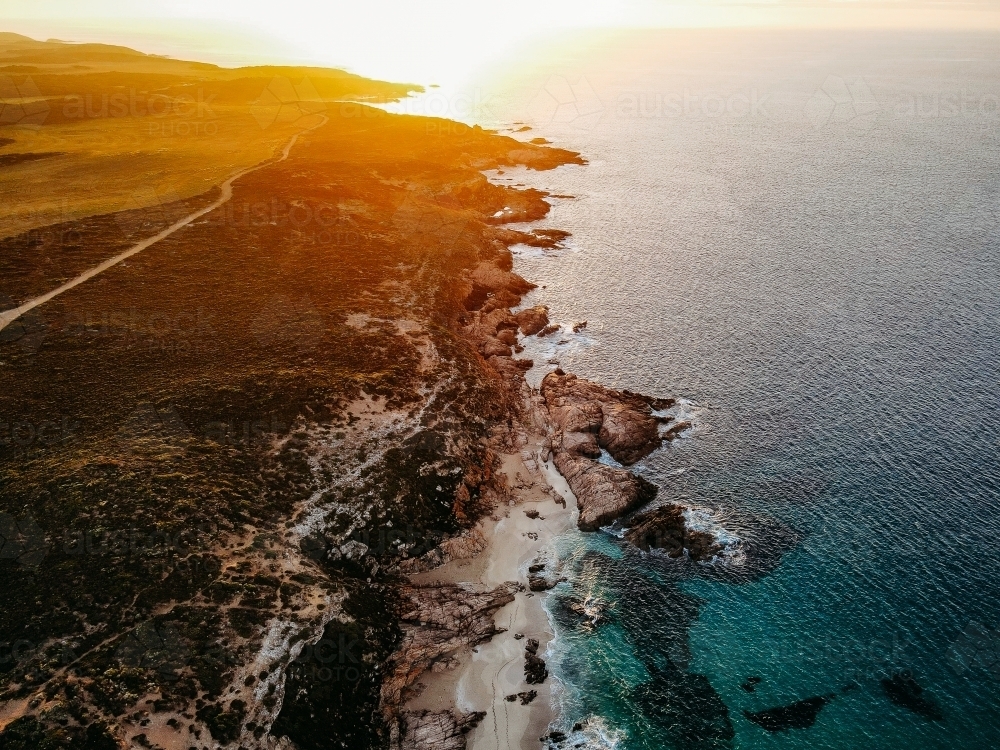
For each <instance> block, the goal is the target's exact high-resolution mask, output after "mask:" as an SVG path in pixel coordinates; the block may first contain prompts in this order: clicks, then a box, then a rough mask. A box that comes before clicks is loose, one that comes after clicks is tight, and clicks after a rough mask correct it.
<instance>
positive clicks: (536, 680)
mask: <svg viewBox="0 0 1000 750" xmlns="http://www.w3.org/2000/svg"><path fill="white" fill-rule="evenodd" d="M537 653H538V641H537V640H535V639H534V638H529V639H528V643H527V644H526V645H525V647H524V681H525V682H527V683H528V684H529V685H540V684H541V683H543V682H545V678H546V677H548V676H549V670H547V669H546V668H545V661H544V660H543V659H541V658H540V657H539V656H537Z"/></svg>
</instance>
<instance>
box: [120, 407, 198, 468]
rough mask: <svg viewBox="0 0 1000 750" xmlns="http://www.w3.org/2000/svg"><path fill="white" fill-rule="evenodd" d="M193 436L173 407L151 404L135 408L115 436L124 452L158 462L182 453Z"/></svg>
mask: <svg viewBox="0 0 1000 750" xmlns="http://www.w3.org/2000/svg"><path fill="white" fill-rule="evenodd" d="M193 437H194V436H193V435H192V434H191V431H190V430H188V428H187V426H186V425H185V424H184V422H183V421H182V420H181V418H180V415H179V414H178V413H177V409H176V408H175V407H174V406H172V405H166V406H163V407H157V406H154V405H153V404H151V403H148V402H143V403H140V404H139V405H138V406H137V407H136V409H135V410H134V411H133V412H132V413H131V414H130V415H129V417H128V418H127V419H126V420H125V422H124V423H123V424H122V426H121V427H120V428H119V429H118V432H117V435H116V438H117V440H118V446H119V448H120V449H121V450H122V451H124V452H126V453H132V454H136V455H144V456H147V457H155V458H158V459H165V458H176V457H177V456H179V455H181V454H183V453H184V450H185V448H186V447H187V446H188V445H189V444H190V443H191V442H192V440H193Z"/></svg>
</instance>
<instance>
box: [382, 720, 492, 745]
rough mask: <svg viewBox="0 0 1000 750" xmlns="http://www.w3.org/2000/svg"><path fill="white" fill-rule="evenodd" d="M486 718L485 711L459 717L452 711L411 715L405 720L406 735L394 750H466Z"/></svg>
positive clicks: (403, 735) (404, 730)
mask: <svg viewBox="0 0 1000 750" xmlns="http://www.w3.org/2000/svg"><path fill="white" fill-rule="evenodd" d="M485 717H486V712H485V711H476V712H473V713H469V714H455V713H453V712H451V711H420V712H410V713H407V714H405V715H404V717H403V722H402V724H403V732H402V737H401V738H400V740H399V742H398V743H394V750H395V749H396V748H398V750H426V749H427V748H434V750H465V746H466V743H465V735H466V734H468V733H469V732H470V731H471V730H472V729H473V728H475V727H476V726H477V725H478V724H479V722H480V721H482V720H483V719H484V718H485Z"/></svg>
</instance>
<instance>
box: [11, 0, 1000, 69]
mask: <svg viewBox="0 0 1000 750" xmlns="http://www.w3.org/2000/svg"><path fill="white" fill-rule="evenodd" d="M998 19H1000V0H959V1H957V2H954V3H940V2H934V1H933V0H892V1H891V2H887V1H886V0H854V1H852V2H843V1H840V0H504V2H502V3H496V2H487V1H486V0H423V2H413V1H412V0H352V1H351V2H347V1H345V0H160V2H156V3H137V2H135V0H33V2H30V3H28V2H24V0H0V30H4V31H15V32H19V33H23V34H28V35H30V36H34V37H36V38H49V37H57V38H63V39H67V40H73V41H105V42H117V43H121V44H125V45H128V46H133V47H137V48H139V49H142V50H144V51H149V52H158V53H165V54H171V55H174V56H177V57H188V58H196V59H203V60H209V61H214V62H219V63H222V64H232V65H240V64H253V63H259V62H274V63H311V64H316V65H326V66H335V67H346V68H348V69H350V70H353V71H355V72H358V73H361V74H363V75H367V76H372V77H378V78H385V79H391V80H405V81H409V82H414V83H422V84H427V83H440V84H444V85H456V84H460V83H461V82H462V81H464V80H466V79H467V78H469V77H470V76H471V75H472V74H473V73H474V71H475V70H476V69H477V68H478V67H479V66H480V65H482V64H485V63H487V62H489V61H494V60H497V59H499V58H500V57H501V56H502V55H503V53H504V52H506V51H509V50H511V49H512V48H514V47H515V46H516V45H517V44H519V43H525V42H527V41H528V40H529V39H530V40H532V42H531V43H532V44H535V43H537V44H545V41H546V39H548V38H550V37H551V35H553V34H555V33H557V32H559V31H564V30H567V29H572V28H582V27H590V28H593V27H602V28H609V27H622V26H668V27H669V26H682V27H686V26H786V27H787V26H826V27H838V26H839V27H844V26H847V27H850V26H859V25H860V26H907V27H930V28H942V27H946V26H952V27H960V28H961V27H964V28H980V29H982V28H997V27H998V26H1000V20H998Z"/></svg>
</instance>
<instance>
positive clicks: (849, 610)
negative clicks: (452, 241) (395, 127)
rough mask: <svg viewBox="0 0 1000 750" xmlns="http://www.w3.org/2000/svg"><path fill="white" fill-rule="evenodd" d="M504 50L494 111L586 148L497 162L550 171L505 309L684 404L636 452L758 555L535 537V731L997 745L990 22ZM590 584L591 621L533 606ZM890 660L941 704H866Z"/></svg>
mask: <svg viewBox="0 0 1000 750" xmlns="http://www.w3.org/2000/svg"><path fill="white" fill-rule="evenodd" d="M526 62H527V64H526V66H525V70H526V71H528V72H523V73H521V74H518V71H517V70H514V71H510V70H507V71H505V73H506V75H507V78H506V79H505V84H504V85H505V86H506V87H507V88H505V89H503V91H504V92H506V93H505V94H504V96H502V97H500V98H498V99H494V100H493V103H492V104H491V106H492V107H493V110H492V114H494V115H496V122H503V123H505V124H510V123H511V122H513V121H515V120H523V121H525V122H528V123H529V124H531V125H533V126H534V128H535V132H533V133H531V134H530V135H538V134H541V135H544V136H547V137H549V138H551V139H552V140H554V141H556V142H557V144H558V145H565V146H568V147H572V148H576V149H578V150H580V151H582V152H583V153H584V154H585V155H586V156H587V158H588V159H590V161H591V164H590V165H589V166H587V167H569V168H560V169H559V170H557V171H555V172H553V173H547V174H542V175H537V174H525V173H523V172H513V173H512V172H508V173H506V174H504V175H501V176H498V177H497V179H500V180H510V181H511V182H514V183H519V182H525V183H529V184H534V185H539V186H543V187H546V188H548V189H550V190H552V191H553V192H554V193H559V194H568V195H573V196H576V197H575V199H573V200H567V199H563V200H558V201H555V207H554V209H553V212H552V214H551V215H550V217H549V219H548V220H547V221H546V222H545V224H546V225H550V226H556V227H560V228H565V229H569V230H571V231H572V232H573V233H574V236H573V239H572V241H571V243H570V247H569V248H568V249H566V250H564V251H562V252H558V253H553V254H548V255H546V256H539V255H538V254H537V253H535V254H532V253H529V252H525V253H524V254H522V255H520V257H519V258H518V261H517V270H519V271H520V272H521V273H522V274H523V275H524V276H526V277H527V278H530V279H532V280H533V281H535V282H537V283H539V284H542V285H544V288H540V289H539V290H537V292H535V293H534V294H533V298H532V300H531V302H536V301H541V302H544V303H545V304H548V305H549V306H550V308H551V315H552V317H553V318H554V319H555V320H557V321H563V322H572V321H579V320H587V321H588V327H587V329H586V331H585V332H584V333H583V334H581V335H579V336H571V337H568V343H567V344H565V345H562V346H559V347H556V348H555V349H553V350H552V351H549V352H545V355H546V356H554V357H556V358H558V359H559V361H560V363H561V365H562V367H563V368H564V369H566V370H568V371H572V372H576V373H578V374H580V375H581V376H584V377H588V378H591V379H594V380H597V381H600V382H602V383H605V384H607V385H611V386H615V387H627V388H630V389H633V390H638V391H642V392H646V393H651V394H655V395H660V396H680V397H683V398H684V399H687V400H689V401H690V402H691V407H690V408H691V410H692V411H693V413H694V414H695V422H696V427H695V429H694V430H693V431H692V432H691V434H689V435H688V436H687V437H685V438H683V439H681V440H679V441H678V442H677V443H675V444H674V445H673V446H672V447H669V448H667V449H665V450H663V451H661V452H659V453H657V454H655V455H653V456H652V457H650V458H649V459H647V460H646V461H645V462H643V463H642V464H641V465H639V467H638V469H639V470H640V471H641V472H642V473H643V474H644V475H645V476H647V477H648V478H650V479H651V480H653V481H655V482H656V483H657V484H658V485H659V486H660V488H661V490H660V498H661V499H663V500H670V501H675V502H683V503H685V504H688V505H693V506H697V507H700V508H704V509H707V511H709V512H711V513H712V514H713V516H712V517H713V518H714V519H715V521H716V522H717V523H718V524H719V525H720V527H721V528H724V529H728V530H729V532H731V533H732V534H734V535H736V536H738V537H739V536H742V537H743V538H744V543H745V544H751V545H752V549H751V554H750V556H749V557H750V560H751V562H752V561H753V560H754V559H756V557H759V556H760V555H761V554H763V555H764V557H769V563H768V564H769V565H770V568H769V569H768V570H766V571H751V569H752V568H753V565H752V564H750V563H745V571H744V572H747V571H749V572H747V575H745V576H743V577H741V576H740V571H741V569H740V565H739V561H738V560H736V561H732V562H730V564H729V565H730V568H731V570H730V571H729V573H732V575H728V574H723V575H720V574H719V573H720V571H719V570H717V569H716V570H712V569H707V568H698V567H697V566H692V565H683V564H681V565H678V564H670V563H668V562H666V561H664V560H662V559H658V558H656V557H648V556H646V557H644V556H642V555H639V554H636V553H635V552H633V551H630V550H629V549H627V547H626V546H625V545H624V544H623V543H621V542H620V541H618V540H617V539H616V538H615V537H614V536H613V535H611V534H606V533H600V534H591V535H583V534H579V533H571V534H568V535H567V536H566V537H564V538H563V539H561V540H560V542H559V553H560V556H561V559H562V560H563V561H564V566H565V572H566V573H567V574H568V575H569V576H570V579H571V580H570V581H569V582H568V583H566V584H563V585H562V586H561V587H560V588H559V589H557V590H556V594H555V596H553V597H552V598H551V599H550V602H549V606H550V610H551V611H552V613H553V618H554V621H555V622H556V625H557V632H558V638H557V641H556V645H555V648H554V652H553V653H551V654H550V657H549V658H550V662H551V666H552V670H553V673H554V674H555V676H556V677H557V678H559V679H560V680H561V682H562V683H563V684H564V686H565V690H564V706H563V708H564V716H563V719H562V722H563V726H564V728H566V729H568V728H570V727H572V725H573V724H574V723H575V722H584V723H585V725H584V728H583V731H582V732H578V733H576V734H575V735H574V738H576V739H578V740H579V741H584V740H586V742H587V743H588V744H590V743H595V742H596V741H597V740H596V738H597V736H598V731H597V730H598V729H599V728H600V729H601V731H602V732H603V735H604V739H603V740H602V742H603V743H604V744H617V746H618V747H620V748H665V747H676V748H687V747H691V748H696V747H727V746H731V747H736V748H861V747H864V748H873V749H874V748H886V749H888V748H900V747H907V748H909V749H910V750H923V749H924V748H970V749H971V748H986V747H995V746H998V745H1000V661H998V663H997V666H996V667H995V668H994V669H992V670H991V669H990V668H989V663H990V661H991V660H993V659H1000V632H998V631H997V630H996V629H997V628H1000V596H998V594H1000V560H998V539H1000V458H998V451H1000V408H998V407H1000V403H998V400H1000V352H998V334H1000V320H998V318H1000V115H998V114H997V101H998V99H997V97H998V96H1000V37H998V36H996V35H985V34H982V35H973V34H969V35H957V34H950V35H949V34H937V35H929V34H902V33H897V34H888V33H846V32H845V33H836V34H834V33H827V34H819V33H815V34H802V33H799V34H791V33H784V34H778V33H765V32H757V33H738V32H672V33H636V34H630V35H625V36H623V37H619V38H617V39H616V40H612V41H607V40H605V41H598V40H595V39H590V40H577V41H575V42H573V43H570V44H568V45H566V46H565V47H563V48H560V50H559V52H558V53H554V52H549V53H546V54H545V55H542V56H541V57H540V59H537V60H536V59H529V60H527V61H526ZM518 75H519V77H518ZM511 76H514V77H515V79H516V81H515V83H511V82H510V81H511ZM486 85H487V84H484V86H486ZM492 85H494V86H496V85H497V84H496V83H495V82H494V83H493V84H492ZM497 90H499V89H497ZM657 97H659V98H657ZM685 101H687V102H688V105H687V107H686V110H685V105H684V102H685ZM752 101H757V102H758V103H760V102H761V101H763V105H760V106H758V108H757V109H756V110H755V111H752V112H750V111H747V110H748V107H746V106H744V102H752ZM699 102H700V104H699ZM720 102H721V104H720ZM963 102H964V104H963ZM727 105H728V109H727ZM482 119H488V118H482ZM536 359H537V356H536ZM680 470H684V471H683V472H680ZM779 531H780V533H779ZM777 539H781V540H783V543H784V545H785V546H783V547H782V546H781V545H779V544H778V542H777V541H775V540H777ZM779 555H780V558H779V557H778V556H779ZM718 567H719V566H716V568H718ZM765 567H766V566H765ZM722 572H723V573H725V571H722ZM750 572H755V573H756V574H754V575H750ZM588 594H589V595H591V596H592V597H593V599H594V601H596V602H598V603H603V606H604V607H606V610H605V615H604V620H603V622H601V623H600V624H597V625H596V626H585V625H581V624H580V622H579V620H578V619H576V620H574V619H573V618H572V617H567V616H565V614H564V613H563V611H562V610H561V605H560V603H559V602H560V600H561V599H563V600H564V599H565V598H567V597H570V596H578V597H579V596H585V595H588ZM963 633H964V634H965V635H964V636H963ZM973 646H974V647H975V648H978V649H979V655H980V657H981V658H980V659H979V660H978V661H976V660H971V659H970V655H971V654H972V650H970V649H972V648H973ZM991 649H995V652H996V653H995V654H993V652H992V651H991ZM899 673H906V674H909V675H911V676H912V677H913V679H915V680H916V682H917V683H918V684H919V685H920V686H922V687H923V688H924V693H923V696H924V697H926V698H928V699H929V700H930V701H932V702H933V704H934V705H935V706H936V707H937V709H938V710H939V711H940V713H941V715H942V717H943V718H942V719H940V720H933V719H930V718H927V717H925V716H922V715H920V714H919V713H918V712H915V711H912V710H909V709H908V708H906V707H903V706H899V705H896V704H894V703H892V702H891V701H890V700H889V697H888V696H887V694H886V692H885V690H884V689H883V685H882V680H883V679H885V678H888V677H891V676H892V675H894V674H899ZM750 676H756V677H759V678H760V680H761V682H760V684H759V685H757V686H756V688H755V691H754V692H752V693H751V692H747V691H746V690H744V689H743V688H742V687H741V685H742V684H743V683H744V681H745V680H746V679H747V678H748V677H750ZM814 696H832V698H831V699H830V700H829V702H828V703H826V704H825V705H824V706H823V708H822V709H821V710H820V711H819V713H818V715H817V716H816V720H815V723H813V724H812V726H810V727H807V728H797V729H789V730H787V731H783V732H775V733H771V732H768V731H765V730H764V729H763V728H761V727H760V726H758V725H756V724H755V723H753V722H751V721H749V720H748V719H747V718H746V717H745V716H744V714H743V711H744V710H747V711H760V710H762V709H766V708H771V707H774V706H780V705H786V704H790V703H793V702H795V701H798V700H802V699H805V698H809V697H814ZM720 705H721V706H724V711H725V712H727V714H728V718H726V715H725V714H723V715H722V716H721V717H720V716H719V714H718V712H719V707H720ZM587 720H589V722H590V723H586V721H587ZM727 722H728V724H729V726H731V728H732V733H733V736H732V738H731V739H727V738H726V733H727V730H726V723H727Z"/></svg>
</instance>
